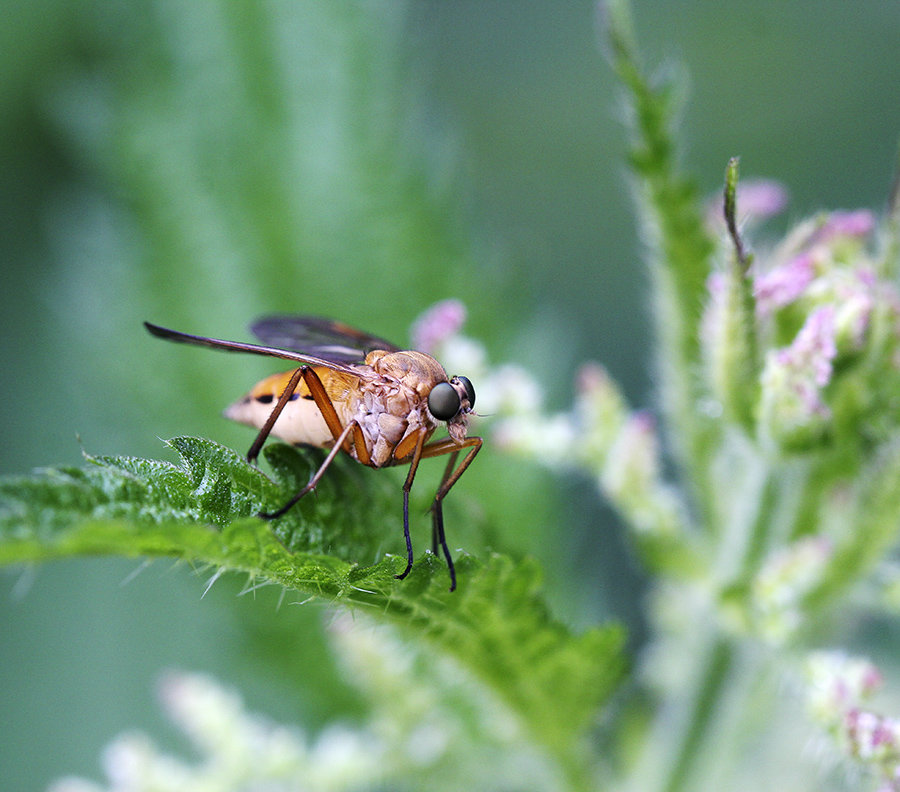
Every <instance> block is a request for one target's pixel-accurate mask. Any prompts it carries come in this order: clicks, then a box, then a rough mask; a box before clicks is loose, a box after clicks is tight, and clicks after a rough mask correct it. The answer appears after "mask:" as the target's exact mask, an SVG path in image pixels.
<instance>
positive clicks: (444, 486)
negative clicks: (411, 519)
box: [422, 437, 481, 591]
mask: <svg viewBox="0 0 900 792" xmlns="http://www.w3.org/2000/svg"><path fill="white" fill-rule="evenodd" d="M463 448H469V449H470V450H469V452H468V453H467V454H466V455H465V456H464V457H463V461H462V462H460V463H459V466H458V467H457V468H456V469H455V470H454V469H453V465H454V463H455V462H456V457H457V455H458V454H459V452H460V451H461V450H462V449H463ZM480 450H481V438H480V437H467V438H466V439H465V440H464V441H463V442H462V443H460V444H457V443H455V442H453V440H451V439H450V438H449V437H447V438H444V439H442V440H438V441H436V442H434V443H431V444H430V445H427V446H425V448H424V449H423V451H422V456H423V457H433V456H441V455H442V454H450V455H451V456H450V460H449V463H448V464H447V468H446V470H445V471H444V477H443V478H442V479H441V484H440V486H439V487H438V490H437V492H436V493H435V495H434V502H433V503H432V504H431V516H432V542H433V543H435V544H440V546H441V550H443V552H444V558H445V559H447V568H448V569H449V571H450V591H453V590H454V589H455V588H456V569H455V568H454V566H453V558H452V557H451V555H450V548H448V547H447V539H446V536H445V535H444V510H443V504H442V502H443V500H444V498H445V497H446V495H447V493H448V492H450V489H451V487H453V485H454V484H456V482H457V481H459V477H460V476H461V475H462V474H463V473H464V472H465V471H466V468H467V467H469V465H471V464H472V460H473V459H475V455H476V454H477V453H478V452H479V451H480Z"/></svg>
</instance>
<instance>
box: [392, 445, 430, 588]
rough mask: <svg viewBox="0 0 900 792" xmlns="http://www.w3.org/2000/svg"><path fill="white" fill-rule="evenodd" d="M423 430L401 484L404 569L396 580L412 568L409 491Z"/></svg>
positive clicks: (420, 456)
mask: <svg viewBox="0 0 900 792" xmlns="http://www.w3.org/2000/svg"><path fill="white" fill-rule="evenodd" d="M425 434H426V433H425V432H424V431H420V432H419V436H418V438H417V440H416V448H415V450H414V451H413V455H412V459H411V460H410V463H409V473H407V474H406V481H405V482H404V484H403V538H404V539H405V540H406V569H404V570H403V571H402V572H401V573H400V574H399V575H394V577H395V578H397V579H398V580H403V578H405V577H406V576H407V575H408V574H409V571H410V570H411V569H412V565H413V551H412V540H411V539H410V538H409V491H410V490H411V489H412V484H413V479H415V477H416V470H417V469H418V467H419V460H420V459H422V449H423V448H424V446H425Z"/></svg>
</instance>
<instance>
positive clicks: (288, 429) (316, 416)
mask: <svg viewBox="0 0 900 792" xmlns="http://www.w3.org/2000/svg"><path fill="white" fill-rule="evenodd" d="M291 374H292V372H290V371H288V372H285V373H282V374H273V375H272V376H271V377H266V379H264V380H261V381H260V382H258V383H257V384H256V385H255V386H254V387H253V390H251V391H250V393H248V394H247V395H246V396H244V397H243V398H242V399H239V400H238V401H236V402H235V403H234V404H232V405H231V406H229V407H228V408H227V409H226V410H225V413H224V415H225V417H226V418H230V419H231V420H233V421H237V422H238V423H242V424H246V425H248V426H252V427H254V428H256V429H261V428H262V427H263V425H264V424H265V422H266V419H267V418H268V417H269V415H270V414H271V412H272V409H273V408H274V407H275V404H276V403H277V401H278V397H279V396H281V394H282V393H283V392H284V389H285V387H287V384H288V380H290V378H291ZM335 407H338V405H337V404H336V405H335ZM272 434H273V435H274V436H275V437H278V438H280V439H282V440H284V441H285V442H286V443H294V444H298V443H302V444H304V445H312V446H326V447H327V446H330V445H331V444H332V441H333V437H332V435H331V432H330V431H329V429H328V425H327V424H326V423H325V419H324V418H323V417H322V413H321V411H320V410H319V408H318V406H317V405H316V402H315V400H314V399H313V398H312V395H311V394H310V392H309V389H308V388H306V386H305V384H304V383H303V381H302V380H301V382H300V384H299V386H298V388H297V390H296V391H295V392H294V394H293V396H292V397H291V401H289V402H288V403H287V404H286V405H285V406H284V410H283V411H282V413H281V415H279V416H278V420H277V421H276V422H275V426H274V427H273V428H272Z"/></svg>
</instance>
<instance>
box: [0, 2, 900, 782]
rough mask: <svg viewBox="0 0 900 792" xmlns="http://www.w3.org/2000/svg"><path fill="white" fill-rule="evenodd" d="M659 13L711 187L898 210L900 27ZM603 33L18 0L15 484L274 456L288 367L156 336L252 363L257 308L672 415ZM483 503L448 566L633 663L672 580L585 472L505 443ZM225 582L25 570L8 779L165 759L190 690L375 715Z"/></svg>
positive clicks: (644, 35) (865, 16) (282, 714)
mask: <svg viewBox="0 0 900 792" xmlns="http://www.w3.org/2000/svg"><path fill="white" fill-rule="evenodd" d="M635 14H636V20H637V27H638V33H639V38H640V40H641V44H642V50H643V51H644V53H645V55H646V57H647V60H648V61H649V62H650V63H653V64H660V63H667V64H669V65H670V66H671V67H673V68H677V69H678V70H679V71H683V72H684V77H685V81H684V84H685V85H686V86H687V97H688V99H687V104H686V106H685V111H684V113H683V123H682V126H681V137H682V140H683V141H684V164H685V168H686V169H687V170H689V171H690V172H691V173H692V174H694V175H695V177H696V179H697V181H698V183H699V186H700V188H701V190H702V191H704V192H709V193H712V192H714V191H716V190H717V189H718V188H719V184H720V181H721V177H722V172H723V169H724V166H725V162H726V159H727V158H728V157H729V156H731V155H733V154H740V155H741V156H742V171H743V175H744V176H745V177H750V176H771V177H777V178H778V179H780V180H782V181H783V182H784V183H785V184H786V185H787V187H788V188H789V190H790V192H791V195H792V203H791V209H790V212H789V217H792V218H797V217H799V216H802V215H803V214H805V213H808V212H810V211H813V210H816V209H819V208H825V207H829V208H838V207H855V206H870V207H874V208H876V209H880V208H881V207H882V206H883V204H884V201H885V199H886V196H887V193H888V190H889V187H890V181H891V177H892V172H893V167H894V162H895V152H896V148H897V142H898V130H900V102H898V101H897V97H898V95H897V73H896V63H897V57H898V54H900V45H898V42H900V35H898V34H900V5H897V4H896V3H862V4H848V3H844V2H839V1H838V0H830V1H829V2H821V0H820V1H819V2H795V3H791V4H785V3H777V2H773V1H772V0H760V2H756V3H746V2H740V3H739V2H730V1H729V0H726V1H724V2H723V0H717V1H716V2H712V1H711V0H705V1H703V0H692V1H690V2H682V3H677V4H674V3H662V2H651V1H650V0H644V1H642V2H637V3H636V4H635ZM597 42H598V34H597V17H596V12H595V8H594V6H593V4H592V3H589V2H569V3H549V2H516V3H513V2H509V3H480V2H457V3H448V2H438V1H437V0H435V1H434V2H424V1H422V0H418V1H417V0H412V1H411V2H409V3H406V4H399V3H387V2H385V3H346V4H345V3H333V4H327V3H323V4H312V3H310V4H299V3H289V2H269V3H256V2H224V0H223V2H197V3H192V4H188V3H179V2H164V1H163V0H158V1H156V2H150V0H147V1H146V2H137V1H135V2H128V3H120V4H107V3H95V2H85V0H80V1H79V0H76V1H74V2H73V1H72V0H68V1H66V2H63V1H62V0H6V2H5V3H4V14H3V21H2V23H0V75H2V78H0V146H2V151H3V156H2V157H0V174H2V176H0V260H2V265H3V273H4V276H3V284H4V288H3V289H2V292H0V300H2V306H0V321H2V323H3V338H4V344H3V347H2V362H0V366H2V372H3V374H2V376H0V388H2V394H0V403H2V405H3V410H4V416H3V421H2V424H0V426H2V448H3V449H4V453H3V455H2V459H0V471H2V472H4V473H24V472H27V471H29V470H31V469H33V468H35V467H38V466H41V465H51V464H81V457H80V446H79V440H78V437H80V440H81V443H83V445H84V447H85V449H86V450H88V451H90V452H92V453H103V454H131V455H141V456H152V457H160V456H164V455H165V449H164V448H163V447H162V445H161V443H160V442H159V439H158V438H167V437H171V436H173V435H176V434H202V435H205V436H208V437H211V438H214V439H216V440H219V441H221V442H223V443H226V444H228V445H231V446H233V447H235V448H238V449H241V450H243V449H245V447H246V446H247V445H249V443H250V441H251V439H252V435H251V433H249V431H248V430H245V429H243V428H241V427H237V426H232V425H229V424H228V423H227V422H226V421H224V419H222V418H220V417H219V412H220V410H221V409H222V407H223V406H224V405H226V404H227V403H229V402H230V401H231V400H232V399H233V398H235V397H236V396H238V395H240V394H241V393H242V392H243V391H244V389H246V388H247V387H248V386H249V385H250V384H252V383H253V382H254V381H255V379H256V378H258V377H259V376H262V375H263V374H265V373H266V372H269V371H271V370H273V367H272V366H271V365H270V364H268V363H267V362H266V361H263V360H255V359H247V358H242V357H238V356H227V355H217V354H214V353H207V352H205V351H203V350H196V349H185V348H179V347H174V346H171V345H166V344H163V343H161V342H159V341H155V340H153V339H151V338H150V337H149V336H148V335H147V334H146V333H144V331H143V329H142V328H141V326H140V322H141V320H143V319H151V320H153V321H156V322H159V323H161V324H166V325H169V326H172V327H176V328H180V329H184V330H187V331H191V332H198V333H204V334H210V335H219V336H224V337H232V338H246V337H247V333H246V330H245V328H246V325H247V323H248V322H249V321H250V320H251V319H252V318H253V317H255V316H258V315H260V314H264V313H267V312H276V311H286V312H296V313H303V312H313V313H320V314H324V315H330V316H335V317H339V318H341V319H343V320H345V321H347V322H350V323H353V324H356V325H358V326H361V327H363V328H366V329H368V330H371V331H372V332H375V333H379V334H382V335H385V336H387V337H390V338H394V339H397V340H398V341H401V342H402V341H403V340H404V339H406V338H407V337H408V335H407V334H408V328H409V324H410V323H411V321H412V320H413V319H414V318H415V316H416V315H417V314H418V313H419V312H420V311H421V310H422V309H424V308H425V307H427V306H428V305H429V304H431V303H433V302H434V301H436V300H438V299H443V298H446V297H451V296H452V297H457V298H459V299H461V300H462V301H464V302H465V304H466V305H467V306H468V308H469V312H470V318H469V323H468V325H467V328H466V330H467V332H468V333H469V334H471V335H473V336H475V337H477V338H479V339H480V340H482V341H483V342H484V343H485V345H486V346H487V348H488V350H489V352H490V355H491V357H492V360H494V361H497V362H500V361H508V360H511V361H517V362H520V363H523V364H525V365H527V366H529V367H530V368H531V369H532V371H533V372H534V373H535V375H536V376H537V377H538V378H539V379H540V381H541V382H542V383H543V384H544V386H545V388H546V393H547V399H548V403H549V404H550V406H551V407H553V408H558V409H562V408H564V407H566V406H567V405H568V404H569V402H570V399H571V393H572V385H571V383H572V377H573V374H574V372H575V370H576V369H577V367H578V365H579V363H581V362H583V361H585V360H587V359H596V360H600V361H602V362H603V363H604V364H605V365H606V366H607V367H608V368H609V369H610V371H611V372H612V374H613V375H614V376H615V377H616V378H617V379H618V380H619V381H620V382H621V383H622V384H623V386H624V388H625V390H626V392H627V394H628V396H629V398H630V399H631V400H632V403H633V404H635V405H652V400H653V397H652V376H651V371H650V363H649V361H650V355H649V338H648V326H649V322H648V317H647V301H646V289H645V276H644V271H643V269H642V266H641V264H640V260H639V251H640V244H639V240H638V236H637V232H636V229H635V223H634V221H633V218H632V211H631V204H630V199H629V189H628V181H627V178H626V175H625V169H624V165H623V155H624V150H625V145H624V136H623V132H622V128H621V125H620V116H621V102H620V96H619V91H618V88H617V86H616V85H614V84H613V82H612V78H611V75H610V73H609V71H608V69H607V68H606V65H605V63H604V61H603V57H602V52H601V50H600V48H599V47H598V43H597ZM782 222H784V221H782ZM778 227H779V226H778V224H777V223H776V224H775V225H774V226H773V229H777V228H778ZM475 384H476V387H477V383H475ZM396 473H397V471H391V472H386V473H383V474H381V473H375V474H373V475H388V476H390V475H395V474H396ZM430 481H431V480H428V482H425V481H423V482H422V483H421V484H420V486H421V487H422V488H423V490H427V488H428V487H429V486H430ZM398 495H399V492H398ZM456 500H457V501H458V502H461V503H458V504H457V506H456V507H455V514H456V517H457V519H455V520H454V523H453V527H452V531H453V533H452V535H451V544H452V545H453V546H457V547H465V548H467V549H469V550H471V551H472V552H475V553H481V552H484V550H485V548H486V547H495V548H497V549H500V550H503V551H504V552H510V553H513V554H522V553H531V554H533V555H537V556H538V557H539V558H540V559H541V561H542V563H543V564H544V565H545V566H546V568H547V585H548V591H549V596H550V598H551V600H552V601H553V602H554V604H555V605H556V607H557V608H558V612H559V615H560V616H561V617H562V618H563V619H564V620H566V621H568V622H570V623H572V624H573V625H575V626H579V627H580V626H584V625H587V624H590V623H593V622H595V621H597V620H599V619H605V618H610V617H616V618H620V619H624V620H626V621H627V622H628V623H629V624H630V626H631V629H632V632H633V634H634V635H635V640H636V641H637V642H639V640H640V637H641V635H642V624H641V617H640V595H641V591H642V590H643V588H642V587H643V585H644V584H643V582H642V581H641V578H640V573H639V570H637V569H636V568H635V566H634V564H633V563H632V562H631V561H630V557H629V556H628V553H627V550H625V549H623V547H622V542H621V540H620V538H619V536H618V533H617V526H616V523H615V520H614V519H613V517H612V516H611V515H610V513H609V512H608V510H606V509H605V508H604V507H603V505H602V504H601V503H600V502H599V500H598V498H597V497H596V496H595V494H594V488H593V486H592V484H591V483H590V482H586V481H579V480H572V477H566V478H563V477H559V476H553V475H551V474H549V473H547V472H544V471H539V470H535V469H533V468H531V467H529V466H527V465H525V464H523V463H520V462H515V461H512V460H509V459H505V458H503V457H501V456H500V455H498V454H497V453H496V452H495V451H493V450H491V449H490V448H488V449H487V450H486V451H485V452H484V454H482V456H481V457H479V460H478V464H477V466H476V467H475V468H473V469H472V472H471V473H470V474H469V475H468V476H467V477H466V479H465V481H464V483H463V484H462V485H461V486H460V488H459V493H458V494H457V496H456ZM467 513H472V514H478V515H480V516H478V517H477V518H476V519H473V520H472V521H471V525H469V526H468V527H467V526H466V524H465V523H466V520H465V515H466V514H467ZM398 533H399V532H398ZM426 535H427V531H426V530H424V525H423V526H420V530H418V531H417V534H416V536H415V541H416V546H417V548H420V549H421V548H422V547H424V545H425V542H426ZM398 538H399V537H394V536H386V537H385V549H386V550H397V549H399V545H397V544H396V540H397V539H398ZM361 560H366V559H361ZM137 571H140V574H137V575H135V574H134V573H135V572H137ZM208 575H209V572H205V573H204V572H201V573H200V574H199V575H198V574H197V573H196V572H195V571H193V570H190V569H187V568H186V567H184V566H175V565H171V564H167V563H164V562H156V563H155V564H153V565H151V566H150V567H149V568H148V569H141V564H140V562H139V561H135V560H118V559H117V560H91V561H77V562H65V563H55V564H48V565H45V566H42V567H39V568H36V569H29V570H7V571H4V572H3V573H2V574H0V712H2V713H3V716H2V719H0V782H2V786H3V788H4V789H41V788H43V787H44V786H45V785H46V784H47V782H49V781H50V780H51V779H53V778H54V777H56V776H58V775H60V774H62V773H68V772H77V773H82V774H88V775H93V776H96V775H97V774H98V763H97V756H98V754H99V751H100V748H101V747H102V746H103V745H104V744H105V743H106V742H107V741H108V740H109V739H110V738H111V737H112V736H114V735H115V734H117V733H119V732H120V731H122V730H124V729H128V728H131V727H139V728H146V729H149V730H152V731H153V733H154V734H156V735H164V734H166V733H167V732H166V731H165V728H164V727H163V726H162V724H161V723H160V718H159V716H158V714H157V710H156V706H155V703H154V702H153V700H152V686H153V682H154V680H155V679H156V678H157V676H158V674H159V673H160V671H162V670H164V669H166V668H178V669H186V670H208V671H211V672H213V673H215V674H217V675H218V676H219V677H220V678H221V679H222V680H224V681H225V682H226V683H229V684H234V685H236V686H237V687H239V688H240V689H241V690H242V691H243V692H244V694H245V695H246V697H247V700H248V702H249V705H250V706H251V708H254V709H260V710H262V711H264V712H266V713H268V714H270V715H272V716H273V717H276V718H279V719H282V720H287V721H295V722H302V723H304V724H306V725H307V726H308V727H309V728H311V729H315V728H317V727H319V726H321V725H322V724H323V723H325V722H326V721H328V720H329V719H332V718H334V717H343V718H354V717H358V716H359V715H360V714H361V712H362V709H361V704H360V703H359V702H358V701H357V700H356V698H355V696H354V692H353V691H352V690H350V689H348V688H347V687H346V686H345V684H344V683H343V682H342V681H341V680H340V679H339V677H338V676H337V673H336V672H335V671H334V669H333V668H332V666H331V665H330V663H329V661H328V654H327V650H326V649H325V645H324V639H323V638H322V635H321V631H320V629H319V627H318V625H319V621H320V618H321V611H320V610H319V608H317V607H316V606H306V607H302V608H301V607H291V606H289V605H288V604H284V605H282V607H281V608H280V609H279V608H277V607H276V606H277V603H278V593H277V592H273V591H262V592H257V593H255V594H251V595H246V596H243V597H238V596H236V594H237V593H238V591H239V590H240V588H241V586H242V585H243V583H244V581H243V580H239V579H236V578H235V577H234V576H232V577H231V578H227V577H226V579H223V580H222V581H219V582H218V583H216V585H215V586H213V587H212V589H211V590H210V591H209V593H208V594H207V595H206V596H205V597H202V598H201V594H202V593H203V590H204V588H205V580H206V578H207V577H208Z"/></svg>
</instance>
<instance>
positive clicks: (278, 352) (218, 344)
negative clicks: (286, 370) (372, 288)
mask: <svg viewBox="0 0 900 792" xmlns="http://www.w3.org/2000/svg"><path fill="white" fill-rule="evenodd" d="M144 327H146V328H147V330H148V331H149V332H150V333H151V334H152V335H155V336H156V337H157V338H164V339H166V340H167V341H176V342H178V343H180V344H194V345H196V346H205V347H211V348H213V349H223V350H225V351H226V352H247V353H249V354H252V355H265V356H266V357H274V358H281V359H282V360H293V361H295V362H297V363H304V364H306V365H309V366H324V367H326V368H329V369H334V370H335V371H341V372H343V373H345V374H351V375H353V376H354V377H359V376H360V371H359V369H357V368H354V367H353V366H349V365H344V364H343V363H342V362H341V361H337V360H333V359H327V358H324V357H318V356H316V355H314V354H307V353H305V352H299V351H296V350H292V349H279V348H278V347H274V346H271V347H270V346H260V345H259V344H246V343H244V342H243V341H225V340H222V339H219V338H207V337H206V336H197V335H191V334H190V333H182V332H180V331H178V330H170V329H168V328H167V327H160V326H159V325H155V324H151V323H150V322H144Z"/></svg>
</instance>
